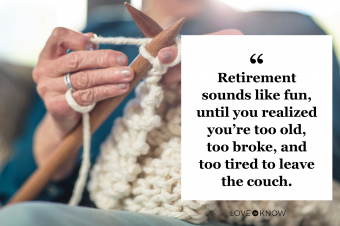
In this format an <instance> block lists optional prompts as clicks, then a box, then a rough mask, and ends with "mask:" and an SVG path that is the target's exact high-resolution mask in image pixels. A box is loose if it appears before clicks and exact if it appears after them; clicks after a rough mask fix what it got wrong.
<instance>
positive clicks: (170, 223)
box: [0, 202, 228, 226]
mask: <svg viewBox="0 0 340 226" xmlns="http://www.w3.org/2000/svg"><path fill="white" fill-rule="evenodd" d="M0 225H1V226H23V225H24V226H46V225H49V226H96V225H98V226H158V225H162V226H193V225H195V224H190V223H188V222H185V221H181V220H178V219H175V218H171V217H165V216H158V215H151V214H145V213H134V212H127V211H119V210H114V211H112V210H98V209H93V208H86V207H74V206H67V205H62V204H57V203H53V204H51V203H43V202H29V203H21V204H16V205H12V206H9V207H6V208H5V209H3V210H1V211H0ZM202 225H204V226H228V225H227V224H224V223H220V222H214V221H208V222H207V223H205V224H202Z"/></svg>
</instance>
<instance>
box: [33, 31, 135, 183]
mask: <svg viewBox="0 0 340 226" xmlns="http://www.w3.org/2000/svg"><path fill="white" fill-rule="evenodd" d="M92 37H94V34H92V33H88V34H82V33H78V32H75V31H72V30H69V29H66V28H56V29H55V30H54V31H53V33H52V35H51V36H50V37H49V39H48V41H47V43H46V45H45V47H44V49H43V50H42V52H41V54H40V56H39V61H38V64H37V66H36V67H35V69H34V71H33V79H34V81H35V82H36V83H37V91H38V94H39V95H40V96H41V98H42V99H43V101H44V103H45V106H46V108H47V111H48V113H47V114H46V115H45V117H44V119H43V121H42V122H41V123H40V125H39V127H38V129H37V130H36V133H35V138H34V156H35V160H36V162H37V164H38V165H41V164H43V163H45V162H46V160H47V159H48V158H49V157H50V156H51V154H52V153H53V151H54V150H55V147H56V146H57V145H58V144H59V143H60V142H61V141H62V139H63V138H64V137H65V136H66V135H67V134H68V133H69V132H70V131H71V130H73V129H74V128H75V127H76V125H77V124H78V123H79V122H80V119H81V114H80V113H77V112H75V111H74V110H73V109H72V108H71V107H70V106H69V105H68V103H67V102H66V99H65V92H66V91H67V87H66V85H65V83H64V75H65V74H66V73H68V72H71V73H72V74H71V76H70V80H71V84H72V86H73V87H74V89H75V90H76V91H75V92H73V94H72V95H73V98H74V99H75V101H76V102H77V103H78V104H79V105H83V106H86V105H90V104H92V103H95V102H97V101H101V100H104V99H107V98H110V97H114V96H118V95H121V94H123V93H125V92H126V91H127V90H128V89H129V82H130V81H131V80H132V79H133V77H134V72H133V70H132V69H131V68H129V67H127V65H128V58H127V57H126V55H125V54H123V53H121V52H118V51H113V50H94V51H88V50H90V48H94V49H96V46H93V45H92V44H91V42H90V38H92ZM67 49H71V50H74V52H71V53H69V54H66V50H67ZM98 68H99V69H98ZM93 69H95V70H93ZM75 159H76V158H75V157H73V158H72V159H70V161H69V162H68V163H65V166H64V168H63V170H61V171H59V172H58V174H57V175H55V177H54V179H55V180H58V179H60V178H63V177H65V176H66V175H67V174H68V173H69V172H71V171H72V168H73V166H74V165H75V164H74V163H75Z"/></svg>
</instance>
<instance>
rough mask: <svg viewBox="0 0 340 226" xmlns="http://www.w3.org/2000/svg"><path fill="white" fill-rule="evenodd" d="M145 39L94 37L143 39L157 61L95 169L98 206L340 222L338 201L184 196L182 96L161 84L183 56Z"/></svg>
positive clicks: (230, 219)
mask: <svg viewBox="0 0 340 226" xmlns="http://www.w3.org/2000/svg"><path fill="white" fill-rule="evenodd" d="M131 40H132V41H131ZM141 40H142V39H138V40H133V39H129V40H128V39H124V38H119V39H117V40H115V39H114V38H110V39H106V38H101V39H99V38H98V39H93V40H92V41H93V42H94V43H115V44H117V43H119V44H126V43H130V44H131V42H134V43H135V44H137V43H138V44H140V43H143V45H144V47H143V46H142V47H141V48H140V52H141V55H142V56H143V57H145V58H146V59H148V60H149V61H150V63H151V64H152V65H153V68H152V69H151V70H150V71H149V73H148V75H147V76H146V77H145V79H144V81H142V82H140V83H139V85H138V86H137V87H136V89H135V92H136V98H134V99H133V100H130V101H129V103H128V104H127V106H126V107H125V110H124V116H123V117H122V118H119V119H117V120H116V121H115V124H114V126H113V129H112V132H111V134H110V135H109V137H107V139H106V141H105V142H104V143H103V144H102V146H101V150H100V155H99V157H98V159H97V162H96V164H95V165H94V166H93V168H92V171H91V173H90V175H91V177H90V181H89V183H88V187H87V188H88V190H89V192H90V198H91V200H92V201H93V202H94V203H95V204H96V206H97V207H98V208H100V209H105V210H114V209H124V210H128V211H134V212H141V213H148V214H157V215H163V216H169V217H173V218H177V219H180V220H184V221H188V222H191V223H195V224H200V223H203V222H205V221H206V220H207V219H208V218H209V219H214V220H218V221H224V222H227V223H230V224H234V223H236V224H245V225H289V226H295V225H296V226H297V225H337V222H340V217H339V216H338V214H337V213H336V212H335V213H333V214H331V213H329V212H327V210H332V211H340V205H339V204H338V203H337V201H333V202H318V201H209V200H208V201H199V200H197V201H184V200H181V97H180V95H179V94H178V92H177V89H176V86H170V87H161V86H159V85H158V82H159V81H160V79H161V76H162V75H163V74H165V73H166V71H167V69H168V68H169V67H170V66H173V65H175V63H178V62H179V60H180V58H179V57H180V54H179V56H178V58H177V59H176V62H175V63H173V64H170V65H162V64H160V63H159V60H158V59H157V57H156V58H153V57H152V56H150V54H148V53H147V52H146V50H145V45H146V44H147V43H149V42H150V39H144V40H142V41H141ZM177 43H178V44H179V42H178V41H177ZM132 44H133V43H132ZM179 53H180V49H179ZM197 177H198V179H199V176H197ZM337 189H338V191H337V192H339V191H340V189H339V188H338V187H337ZM236 210H238V211H245V210H251V211H252V210H258V211H260V210H270V211H271V210H278V211H279V210H285V211H286V214H285V216H260V215H259V216H257V217H255V216H252V215H250V216H242V215H240V216H235V215H234V216H232V214H231V213H233V212H234V211H236Z"/></svg>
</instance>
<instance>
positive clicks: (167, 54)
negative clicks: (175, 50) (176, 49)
mask: <svg viewBox="0 0 340 226" xmlns="http://www.w3.org/2000/svg"><path fill="white" fill-rule="evenodd" d="M161 57H162V61H163V62H167V61H169V60H171V52H170V51H163V52H162V53H161Z"/></svg>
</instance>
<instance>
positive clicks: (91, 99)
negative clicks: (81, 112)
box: [72, 83, 130, 106]
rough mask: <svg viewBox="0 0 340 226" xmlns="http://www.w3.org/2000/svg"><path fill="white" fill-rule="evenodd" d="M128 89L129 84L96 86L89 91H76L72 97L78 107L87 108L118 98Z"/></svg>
mask: <svg viewBox="0 0 340 226" xmlns="http://www.w3.org/2000/svg"><path fill="white" fill-rule="evenodd" d="M129 87H130V84H129V83H120V84H114V85H103V86H96V87H93V88H90V89H84V90H77V91H75V92H74V93H73V94H72V96H73V98H74V100H75V101H76V102H77V103H78V104H79V105H81V106H87V105H90V104H93V103H95V102H98V101H101V100H105V99H108V98H111V97H115V96H119V95H121V94H123V93H125V92H126V91H128V89H129Z"/></svg>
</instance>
